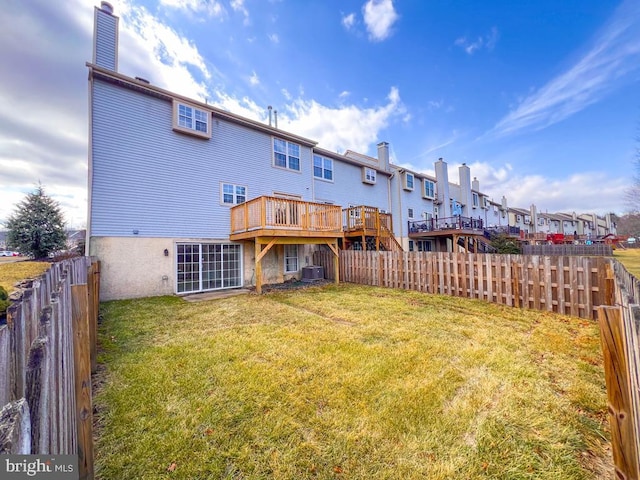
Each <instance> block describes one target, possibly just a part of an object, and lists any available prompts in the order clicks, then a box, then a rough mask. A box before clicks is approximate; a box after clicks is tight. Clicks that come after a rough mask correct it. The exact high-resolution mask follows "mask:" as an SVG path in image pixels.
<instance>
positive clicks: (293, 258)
mask: <svg viewBox="0 0 640 480" xmlns="http://www.w3.org/2000/svg"><path fill="white" fill-rule="evenodd" d="M297 271H298V245H285V246H284V273H294V272H297Z"/></svg>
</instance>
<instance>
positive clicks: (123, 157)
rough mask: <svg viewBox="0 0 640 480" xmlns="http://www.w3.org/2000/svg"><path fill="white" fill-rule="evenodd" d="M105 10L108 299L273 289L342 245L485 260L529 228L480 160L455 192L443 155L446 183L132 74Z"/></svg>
mask: <svg viewBox="0 0 640 480" xmlns="http://www.w3.org/2000/svg"><path fill="white" fill-rule="evenodd" d="M94 15H95V18H94V21H95V37H94V45H93V59H92V61H91V62H90V63H87V67H88V70H89V76H88V82H89V158H88V164H89V168H88V196H89V207H88V221H87V237H86V238H87V240H86V252H87V253H88V254H89V255H94V256H97V257H98V258H99V259H100V260H101V261H102V267H101V298H102V299H104V300H110V299H119V298H130V297H144V296H153V295H165V294H187V293H194V292H202V291H209V290H217V289H227V288H238V287H245V286H255V287H256V289H257V290H258V291H260V289H261V286H262V284H263V283H278V282H283V281H286V280H288V279H294V278H296V279H298V278H300V277H301V273H302V270H303V269H304V267H307V266H312V264H313V252H314V251H315V250H317V249H326V250H327V251H330V252H333V254H334V262H335V264H334V265H336V266H337V258H338V253H339V249H355V250H395V251H402V250H404V251H410V250H416V251H464V250H467V251H478V252H480V251H487V248H488V247H487V245H488V244H487V242H488V240H487V236H488V234H487V229H506V232H510V229H511V228H515V227H514V226H513V225H511V219H510V216H509V215H508V212H509V208H508V206H507V199H506V198H505V197H503V198H502V199H501V202H500V203H496V202H494V201H493V200H492V199H490V198H489V197H488V195H486V194H484V193H483V192H482V191H481V189H480V183H479V181H478V180H477V178H473V180H472V179H471V172H470V169H469V167H468V166H467V165H464V164H463V165H461V166H460V167H459V177H460V182H459V184H455V183H452V182H450V181H449V175H448V165H447V163H446V162H445V161H444V160H443V159H439V160H438V161H436V162H435V165H434V167H435V169H434V170H435V175H433V176H432V175H427V174H424V173H421V172H414V171H411V170H409V169H406V168H402V167H400V166H398V165H394V164H392V163H391V162H390V157H389V144H388V143H387V142H384V141H382V142H379V143H378V146H377V152H376V156H368V155H365V154H361V153H358V152H354V151H346V152H344V153H337V152H332V151H329V150H327V149H324V148H322V147H321V146H319V145H318V144H317V142H316V141H314V140H313V139H309V138H305V137H303V136H300V135H297V134H295V133H292V132H287V131H284V130H281V129H279V128H278V126H277V122H275V123H272V122H271V115H269V121H268V122H266V121H265V122H259V121H254V120H251V119H248V118H245V117H242V116H240V115H236V114H234V113H231V112H228V111H225V110H222V109H220V108H217V107H215V106H212V105H209V104H207V103H204V102H201V101H198V100H194V99H191V98H187V97H184V96H182V95H179V94H176V93H174V92H170V91H168V90H165V89H163V88H160V87H158V86H156V85H154V84H153V83H152V82H150V81H149V80H146V79H143V78H140V77H131V76H127V75H124V74H122V73H121V72H119V71H118V22H119V19H118V17H117V16H115V15H114V12H113V8H112V7H111V5H110V4H109V3H107V2H102V4H101V6H100V7H95V12H94ZM269 112H270V111H269ZM592 221H593V222H594V224H595V223H597V222H596V220H595V217H594V218H593V219H592ZM511 233H512V232H511ZM336 270H337V269H336ZM336 280H337V279H336Z"/></svg>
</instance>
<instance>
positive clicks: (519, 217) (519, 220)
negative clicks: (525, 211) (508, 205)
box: [516, 215, 522, 223]
mask: <svg viewBox="0 0 640 480" xmlns="http://www.w3.org/2000/svg"><path fill="white" fill-rule="evenodd" d="M521 221H522V217H521V216H520V215H516V222H518V223H520V222H521Z"/></svg>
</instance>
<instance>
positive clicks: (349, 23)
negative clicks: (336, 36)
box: [342, 13, 356, 30]
mask: <svg viewBox="0 0 640 480" xmlns="http://www.w3.org/2000/svg"><path fill="white" fill-rule="evenodd" d="M355 23H356V14H355V13H350V14H349V15H343V16H342V26H343V27H344V28H346V29H347V30H350V29H351V27H353V25H354V24H355Z"/></svg>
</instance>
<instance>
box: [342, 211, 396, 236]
mask: <svg viewBox="0 0 640 480" xmlns="http://www.w3.org/2000/svg"><path fill="white" fill-rule="evenodd" d="M342 225H343V227H344V231H345V232H354V231H362V230H365V231H371V232H378V231H380V230H381V229H384V228H386V230H387V231H393V228H392V227H391V214H390V213H383V212H381V211H380V210H379V209H378V208H376V207H367V206H364V205H359V206H357V207H349V208H344V209H343V210H342Z"/></svg>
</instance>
